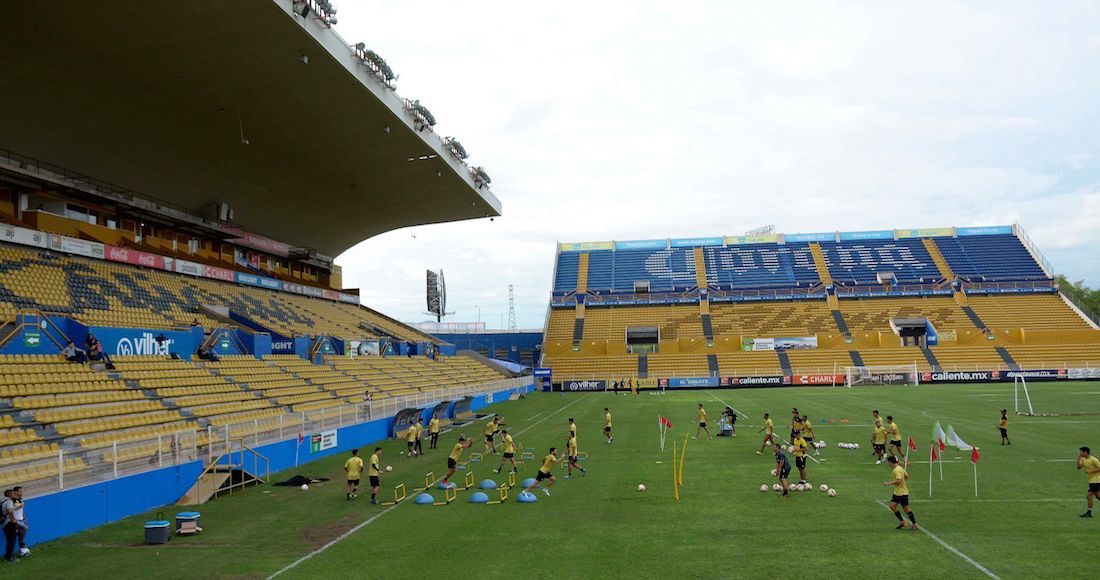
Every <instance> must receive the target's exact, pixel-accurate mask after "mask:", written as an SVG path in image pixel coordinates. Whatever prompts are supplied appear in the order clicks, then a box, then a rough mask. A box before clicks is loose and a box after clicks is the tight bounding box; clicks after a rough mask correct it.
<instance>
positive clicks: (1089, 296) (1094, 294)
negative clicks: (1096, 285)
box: [1058, 274, 1100, 319]
mask: <svg viewBox="0 0 1100 580" xmlns="http://www.w3.org/2000/svg"><path fill="white" fill-rule="evenodd" d="M1058 287H1059V288H1061V290H1062V292H1063V293H1065V294H1066V295H1067V296H1069V297H1070V298H1072V299H1073V300H1074V301H1075V302H1077V304H1078V305H1079V306H1083V307H1084V309H1085V310H1086V312H1085V313H1086V314H1088V315H1090V316H1092V317H1093V319H1095V318H1096V315H1097V313H1100V289H1093V288H1089V287H1088V286H1085V282H1084V280H1078V281H1076V282H1070V281H1069V280H1068V279H1067V278H1066V277H1065V276H1062V275H1061V274H1059V275H1058Z"/></svg>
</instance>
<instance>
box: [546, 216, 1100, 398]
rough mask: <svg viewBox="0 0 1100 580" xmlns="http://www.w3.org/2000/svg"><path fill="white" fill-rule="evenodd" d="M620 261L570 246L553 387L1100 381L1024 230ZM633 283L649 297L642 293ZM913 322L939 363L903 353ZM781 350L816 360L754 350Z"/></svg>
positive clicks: (772, 238)
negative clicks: (688, 380)
mask: <svg viewBox="0 0 1100 580" xmlns="http://www.w3.org/2000/svg"><path fill="white" fill-rule="evenodd" d="M623 245H624V249H618V246H619V243H618V242H598V243H578V244H562V245H560V246H559V253H558V263H557V265H556V270H555V276H554V292H553V298H552V300H551V304H550V311H549V314H548V317H547V325H546V331H545V339H544V344H543V360H542V364H543V366H549V367H551V368H552V369H553V373H554V376H557V377H560V378H562V379H563V380H566V379H570V378H576V379H581V378H583V379H601V378H604V379H608V380H614V379H617V378H619V377H621V376H634V377H639V378H672V377H706V376H714V375H718V376H731V375H732V376H736V375H744V376H752V375H768V376H774V375H778V374H789V373H795V374H803V373H833V372H834V371H836V372H840V371H843V369H844V368H845V367H849V366H860V365H872V366H897V365H913V364H916V365H917V367H918V369H920V370H921V371H923V372H931V371H941V370H949V371H951V370H1005V369H1014V368H1016V367H1020V368H1028V367H1032V368H1034V367H1035V365H1042V366H1041V368H1075V367H1081V368H1088V367H1097V366H1100V350H1098V349H1100V347H1098V346H1097V345H1100V329H1097V326H1096V325H1095V324H1094V323H1093V322H1091V321H1090V320H1088V318H1087V317H1086V316H1084V315H1082V314H1081V312H1080V311H1079V310H1077V309H1075V307H1073V306H1072V305H1071V304H1070V303H1069V301H1068V299H1065V298H1064V297H1063V296H1062V295H1061V294H1060V293H1059V292H1058V289H1057V286H1056V284H1055V282H1054V280H1053V278H1052V277H1051V276H1050V273H1049V272H1050V269H1049V265H1048V264H1046V262H1045V261H1044V260H1043V259H1042V256H1041V255H1039V254H1038V252H1037V250H1036V249H1035V248H1034V245H1033V244H1032V243H1031V241H1030V239H1029V238H1027V236H1026V234H1025V233H1024V232H1023V231H1022V230H1021V229H1020V228H1019V227H1018V226H1003V227H1000V226H999V227H990V228H940V229H931V230H896V231H881V232H856V233H830V234H805V235H802V234H799V235H794V236H783V235H781V234H779V235H769V236H744V237H741V238H726V239H725V243H724V244H720V243H718V242H717V241H716V240H715V239H712V238H703V239H697V240H696V239H688V240H653V241H650V242H625V243H623ZM638 245H644V246H646V247H648V248H650V249H638V248H637V246H638ZM594 248H597V249H594ZM699 257H701V261H700V259H699ZM704 278H705V281H706V286H707V287H706V289H705V292H703V291H702V290H703V289H701V288H699V286H698V285H699V284H701V283H702V280H703V279H704ZM635 282H645V283H648V291H644V286H643V291H636V287H635ZM578 294H583V295H584V296H583V298H584V300H583V302H584V305H583V308H582V307H581V306H579V305H577V304H578V302H580V300H581V298H580V297H578V296H577V295H578ZM574 307H576V308H574ZM578 314H582V315H583V325H581V324H578V323H577V322H576V321H577V320H580V319H579V318H578ZM900 320H910V321H912V320H915V321H926V323H925V324H926V327H925V328H924V330H923V332H922V333H924V332H926V333H928V335H929V342H928V345H927V346H928V347H929V348H927V349H925V350H922V349H921V348H918V347H917V346H903V344H902V338H901V337H900V336H899V334H898V333H899V331H898V328H897V326H896V324H895V321H900ZM922 323H924V322H922ZM910 324H911V323H910ZM646 327H657V328H658V329H659V330H660V338H659V340H658V341H656V342H654V343H653V344H648V345H645V346H644V348H643V349H642V350H638V351H637V352H642V351H643V350H644V351H646V352H648V354H647V355H645V356H644V359H641V360H639V356H638V355H637V354H631V351H632V350H635V345H634V344H627V341H626V335H627V331H628V329H636V330H637V329H644V328H646ZM575 331H576V332H579V333H580V335H579V336H577V335H575ZM784 337H793V338H799V337H802V339H804V340H810V341H814V342H816V346H817V348H810V349H798V348H796V349H790V350H785V351H769V352H762V351H753V350H741V349H743V348H754V347H755V348H760V347H759V346H756V345H755V343H757V342H759V341H760V340H764V341H765V342H764V343H763V344H765V345H766V344H768V343H767V342H766V341H767V340H772V339H774V340H776V341H777V342H778V341H779V339H782V338H784ZM764 348H769V347H768V346H764ZM708 357H710V358H708ZM714 361H716V362H717V369H716V368H715V365H714V364H713V363H714Z"/></svg>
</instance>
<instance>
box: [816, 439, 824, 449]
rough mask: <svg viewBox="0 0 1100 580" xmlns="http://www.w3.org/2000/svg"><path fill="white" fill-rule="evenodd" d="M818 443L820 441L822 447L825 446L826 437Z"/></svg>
mask: <svg viewBox="0 0 1100 580" xmlns="http://www.w3.org/2000/svg"><path fill="white" fill-rule="evenodd" d="M818 443H820V444H821V446H822V447H824V446H825V440H824V439H822V440H821V441H818Z"/></svg>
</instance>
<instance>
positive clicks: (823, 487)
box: [818, 483, 829, 491]
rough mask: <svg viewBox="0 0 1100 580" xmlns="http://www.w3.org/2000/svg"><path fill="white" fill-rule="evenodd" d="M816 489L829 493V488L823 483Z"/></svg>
mask: <svg viewBox="0 0 1100 580" xmlns="http://www.w3.org/2000/svg"><path fill="white" fill-rule="evenodd" d="M818 489H820V490H821V491H829V486H827V485H825V484H824V483H823V484H821V487H819V488H818Z"/></svg>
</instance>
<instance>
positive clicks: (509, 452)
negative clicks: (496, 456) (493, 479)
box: [493, 429, 519, 473]
mask: <svg viewBox="0 0 1100 580" xmlns="http://www.w3.org/2000/svg"><path fill="white" fill-rule="evenodd" d="M500 438H501V440H502V442H503V445H504V456H503V457H501V458H500V465H499V466H497V468H496V469H494V470H493V473H500V470H501V469H503V468H504V462H505V461H511V462H512V471H515V472H517V473H518V472H519V470H518V469H516V444H515V442H513V441H512V436H511V435H509V434H508V430H507V429H501V431H500Z"/></svg>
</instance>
